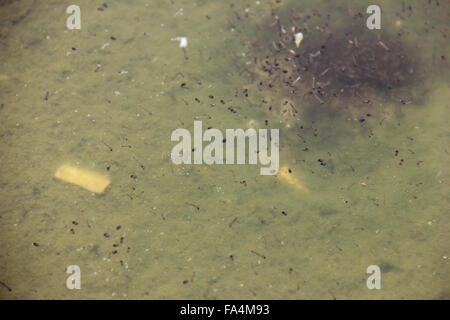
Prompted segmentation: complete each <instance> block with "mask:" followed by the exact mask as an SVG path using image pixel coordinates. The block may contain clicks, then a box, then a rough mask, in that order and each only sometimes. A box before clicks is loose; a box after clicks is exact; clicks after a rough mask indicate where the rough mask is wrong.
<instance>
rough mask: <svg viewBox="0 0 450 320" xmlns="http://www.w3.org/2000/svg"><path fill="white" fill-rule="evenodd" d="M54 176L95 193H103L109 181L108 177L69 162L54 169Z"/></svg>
mask: <svg viewBox="0 0 450 320" xmlns="http://www.w3.org/2000/svg"><path fill="white" fill-rule="evenodd" d="M55 177H56V178H58V179H61V180H63V181H66V182H69V183H72V184H75V185H77V186H80V187H83V188H85V189H87V190H89V191H92V192H95V193H103V192H104V191H105V189H106V187H107V186H108V185H109V184H110V183H111V180H109V178H108V177H105V176H103V175H101V174H99V173H96V172H92V171H88V170H85V169H81V168H78V167H74V166H71V165H69V164H63V165H62V166H60V167H59V168H58V170H56V173H55Z"/></svg>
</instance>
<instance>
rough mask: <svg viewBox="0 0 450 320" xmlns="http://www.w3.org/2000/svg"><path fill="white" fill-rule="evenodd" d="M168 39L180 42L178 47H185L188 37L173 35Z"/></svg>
mask: <svg viewBox="0 0 450 320" xmlns="http://www.w3.org/2000/svg"><path fill="white" fill-rule="evenodd" d="M170 40H175V41H179V42H180V44H179V45H178V47H180V48H186V47H187V46H188V38H187V37H175V38H172V39H170Z"/></svg>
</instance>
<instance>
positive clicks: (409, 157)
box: [0, 1, 450, 299]
mask: <svg viewBox="0 0 450 320" xmlns="http://www.w3.org/2000/svg"><path fill="white" fill-rule="evenodd" d="M409 3H410V2H408V4H409ZM70 4H72V3H69V2H67V3H61V2H56V1H54V2H52V1H49V2H45V3H37V2H33V1H9V2H5V3H4V4H3V5H2V6H1V7H0V10H1V12H2V16H3V17H7V19H3V20H2V21H3V22H2V25H1V46H2V51H1V61H2V66H1V72H0V88H1V89H0V90H1V101H0V103H1V105H2V108H1V111H0V113H1V118H0V119H1V133H0V137H1V138H0V143H1V150H2V151H1V152H2V153H1V159H2V167H1V185H0V199H1V203H2V206H1V211H0V217H1V220H0V221H1V224H0V225H1V234H2V236H1V240H2V249H1V251H0V254H1V256H0V281H1V282H2V284H3V285H2V286H1V287H0V296H1V297H2V298H4V299H19V298H26V299H36V298H44V299H56V298H63V299H74V298H82V299H105V298H106V299H109V298H117V299H128V298H132V299H178V298H180V299H187V298H192V299H231V298H234V299H252V298H255V299H311V298H319V299H334V298H336V299H343V298H352V299H361V298H367V299H386V298H401V299H411V298H426V299H437V298H448V292H449V287H448V280H449V271H448V267H449V259H448V257H449V256H450V253H449V252H448V243H449V238H448V228H449V225H450V222H449V220H448V208H449V206H448V201H447V200H446V195H447V194H448V185H447V181H446V178H447V177H448V170H447V166H446V164H447V162H448V158H449V157H448V150H447V139H448V135H449V132H448V129H447V127H448V125H447V123H448V114H447V109H448V101H449V90H448V80H447V79H448V62H447V60H446V57H447V58H448V44H447V40H446V36H447V33H448V32H447V31H448V30H447V29H448V27H447V25H446V23H445V22H446V21H447V20H448V15H449V8H448V5H446V4H444V3H440V6H437V5H436V3H435V2H433V3H431V4H428V3H424V4H421V3H420V2H414V3H412V5H411V7H412V11H409V9H408V8H407V6H406V8H405V10H406V11H405V12H403V11H402V5H401V3H395V4H394V2H393V1H384V2H382V3H381V4H380V5H381V6H382V8H383V16H382V17H383V20H382V21H383V25H382V28H383V27H384V26H386V28H388V27H389V28H392V27H391V26H392V24H393V23H394V22H395V20H397V19H399V18H401V19H402V21H403V26H402V30H403V31H404V33H405V35H403V36H402V40H404V41H406V42H408V43H412V44H415V46H416V49H417V53H416V54H417V55H418V60H419V62H420V63H422V64H424V65H426V66H427V70H428V72H427V75H426V78H425V80H424V81H423V85H422V83H420V84H416V86H417V90H420V88H422V89H423V88H426V89H427V90H426V94H424V95H423V96H422V95H420V99H416V100H415V101H413V102H412V103H411V104H407V105H403V104H401V103H399V102H398V101H396V102H392V101H391V102H390V103H386V104H383V108H378V109H376V110H375V111H374V112H371V113H372V114H373V115H371V116H370V117H365V119H366V120H365V122H364V123H361V122H360V119H361V116H363V115H364V114H366V113H367V110H366V109H361V111H363V110H364V112H361V114H359V113H358V112H359V109H356V111H355V110H353V112H350V113H345V111H344V112H342V113H340V110H338V111H336V110H334V111H330V110H329V109H327V108H326V105H319V106H317V104H314V103H313V102H312V100H306V101H305V102H304V103H303V102H302V103H300V102H298V101H296V103H297V104H296V108H298V110H299V111H300V121H295V120H294V121H293V120H292V118H290V117H283V116H281V115H280V114H279V113H277V112H275V111H277V110H278V108H279V107H280V106H281V103H280V104H279V105H276V106H275V107H274V111H273V112H269V111H268V109H267V106H264V104H262V103H261V100H262V99H265V98H268V99H271V102H273V101H278V100H279V101H282V100H283V99H286V98H289V99H291V100H292V101H294V100H295V99H296V98H295V97H286V93H285V92H280V91H277V90H275V89H274V90H268V89H267V88H266V89H263V88H260V87H259V86H258V82H259V81H260V80H261V79H262V78H261V75H260V73H259V72H258V69H257V67H256V66H255V63H254V58H255V57H256V56H258V55H265V54H266V52H267V54H273V51H272V50H271V49H270V47H271V44H270V43H271V41H272V40H273V34H274V31H273V29H271V28H270V27H269V26H268V24H271V21H273V20H272V19H273V13H275V14H278V15H279V16H280V17H281V18H282V19H284V18H287V17H289V14H290V12H291V10H292V9H291V8H294V7H295V8H297V6H298V5H297V4H296V3H295V2H282V3H278V1H271V2H266V1H261V3H260V4H257V3H256V2H251V3H248V4H243V3H242V4H241V3H235V4H234V5H231V4H230V3H225V2H219V1H213V2H212V1H208V2H206V1H198V2H196V3H193V2H189V1H172V2H168V3H165V4H161V3H158V4H156V3H148V2H145V1H127V2H126V3H125V2H121V1H111V2H107V8H105V7H104V8H103V9H102V11H99V10H98V9H97V8H99V7H100V6H101V3H92V2H90V1H89V2H88V1H84V2H83V1H82V2H79V5H80V7H81V10H82V29H81V30H79V31H69V30H67V29H66V28H65V19H66V17H67V15H66V14H65V9H66V7H67V6H68V5H70ZM369 4H370V3H368V4H367V5H369ZM365 7H366V4H362V3H361V2H360V1H359V2H357V4H356V5H355V6H350V5H349V4H344V3H339V2H338V3H336V4H335V5H334V6H333V7H330V5H329V4H328V2H324V1H321V2H317V1H312V2H310V5H309V6H308V5H307V4H304V5H303V7H300V6H299V7H298V8H299V9H298V10H300V11H301V10H304V11H307V10H318V11H319V12H323V13H329V14H330V15H331V16H332V18H333V21H335V26H333V27H335V28H336V29H337V30H338V29H339V26H340V25H341V24H345V19H344V18H342V17H343V16H345V15H344V12H346V11H348V8H353V10H354V12H358V11H360V12H362V13H364V9H365ZM180 8H183V9H184V10H183V11H182V12H183V14H179V13H180V11H179V10H180ZM246 8H248V10H245V9H246ZM177 13H178V14H177ZM362 21H364V19H363V20H362ZM361 27H362V28H363V27H365V26H364V25H362V26H361ZM266 30H268V31H266ZM270 30H272V31H270ZM177 36H188V38H189V46H188V48H187V49H186V51H185V52H183V50H181V49H180V48H178V43H177V42H176V41H171V40H170V39H171V38H174V37H177ZM111 37H114V39H116V40H112V38H111ZM307 40H308V39H307V38H305V39H304V41H305V42H306V41H307ZM265 42H267V45H266V47H265V49H264V45H263V44H264V43H265ZM265 50H267V51H265ZM441 56H444V58H442V57H441ZM124 71H127V72H124ZM183 83H185V85H182V84H183ZM244 89H248V92H249V94H248V97H246V96H245V95H244V94H243V90H244ZM409 89H410V91H409V92H411V90H413V89H415V88H409ZM119 93H120V94H119ZM210 96H213V98H210ZM221 99H223V100H224V102H225V104H222V103H221V102H220V100H221ZM198 101H199V102H198ZM230 108H231V109H232V110H230ZM364 108H368V107H367V106H365V107H364ZM196 117H200V118H202V119H204V120H203V125H204V127H206V126H212V127H217V128H220V129H225V128H246V127H248V126H249V122H250V121H252V122H251V123H253V124H254V125H255V126H256V127H261V128H262V127H265V120H268V127H270V128H280V129H281V150H280V153H281V158H280V159H281V165H283V166H288V167H289V168H291V170H292V174H293V175H294V176H295V178H296V179H298V181H300V182H301V183H302V184H303V185H305V186H306V187H307V188H308V191H307V192H305V191H301V190H296V189H295V188H293V187H292V185H289V184H288V183H286V182H285V181H283V180H282V179H277V178H275V177H271V176H261V175H259V166H249V165H241V166H237V165H234V166H230V165H228V166H206V165H199V166H195V165H191V166H175V165H174V164H172V162H171V161H170V151H171V148H172V147H173V143H172V142H171V141H170V134H171V132H172V131H173V130H174V129H176V128H188V129H190V130H191V129H192V127H193V120H194V119H195V118H196ZM287 124H289V125H290V126H289V127H286V125H287ZM300 125H303V129H299V126H300ZM305 148H308V150H307V151H304V149H305ZM397 151H398V154H397V153H396V152H397ZM396 154H397V155H396ZM318 159H322V160H323V161H325V162H326V165H325V166H324V165H320V163H319V162H318ZM401 159H403V161H402V162H401ZM65 162H71V163H75V164H80V165H81V166H83V167H85V168H88V169H91V170H96V171H99V172H103V173H105V174H108V175H109V176H110V177H111V180H112V184H111V186H110V187H109V188H108V189H107V192H106V193H105V194H102V195H92V194H91V193H90V192H88V191H86V190H84V189H81V188H79V187H76V186H72V185H69V184H65V183H63V182H61V181H57V180H55V179H54V178H53V174H54V172H55V170H56V168H57V167H58V166H59V165H60V164H62V163H65ZM400 162H401V163H400ZM283 213H284V214H283ZM72 264H76V265H79V266H80V268H81V272H82V280H81V286H82V288H81V290H68V289H67V288H66V285H65V283H66V278H67V277H68V274H66V273H65V269H66V267H67V266H68V265H72ZM373 264H375V265H379V266H380V268H381V270H382V289H381V290H368V289H367V287H366V279H367V277H368V275H367V274H366V273H365V271H366V268H367V267H368V266H369V265H373Z"/></svg>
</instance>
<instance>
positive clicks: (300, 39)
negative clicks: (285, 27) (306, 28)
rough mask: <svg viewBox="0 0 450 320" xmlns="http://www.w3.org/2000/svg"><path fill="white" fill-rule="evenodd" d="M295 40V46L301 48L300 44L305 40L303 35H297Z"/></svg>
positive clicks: (298, 33)
mask: <svg viewBox="0 0 450 320" xmlns="http://www.w3.org/2000/svg"><path fill="white" fill-rule="evenodd" d="M294 39H295V46H296V47H297V48H298V47H300V43H301V42H302V40H303V33H301V32H297V33H296V34H295V36H294Z"/></svg>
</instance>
